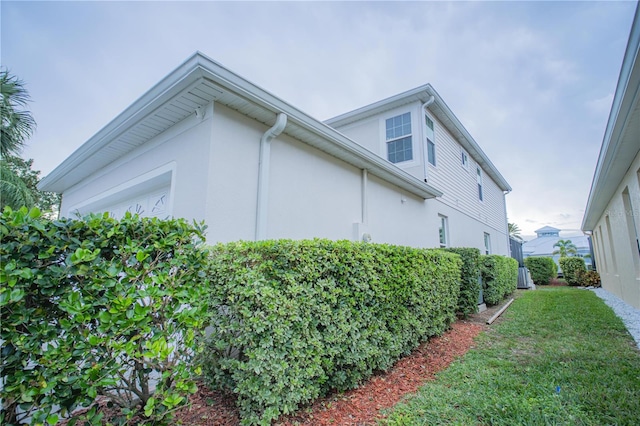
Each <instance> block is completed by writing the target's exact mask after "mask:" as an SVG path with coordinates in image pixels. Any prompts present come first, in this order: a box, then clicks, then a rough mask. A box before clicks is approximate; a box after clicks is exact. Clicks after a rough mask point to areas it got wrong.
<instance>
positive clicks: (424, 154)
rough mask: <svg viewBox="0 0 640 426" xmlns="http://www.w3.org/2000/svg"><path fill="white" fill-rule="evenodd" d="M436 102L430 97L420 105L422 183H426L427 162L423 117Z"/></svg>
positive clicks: (425, 128) (425, 124) (425, 131)
mask: <svg viewBox="0 0 640 426" xmlns="http://www.w3.org/2000/svg"><path fill="white" fill-rule="evenodd" d="M435 100H436V98H435V97H434V96H433V95H431V97H430V98H429V99H428V100H427V102H425V103H424V104H422V115H423V116H422V117H420V118H421V119H422V139H423V141H422V167H423V172H424V181H425V182H426V181H427V175H428V173H427V170H428V167H427V162H428V161H429V160H428V154H427V149H428V147H427V123H425V119H424V116H425V115H427V108H428V107H429V105H431V104H432V103H433V102H434V101H435ZM434 142H435V141H434Z"/></svg>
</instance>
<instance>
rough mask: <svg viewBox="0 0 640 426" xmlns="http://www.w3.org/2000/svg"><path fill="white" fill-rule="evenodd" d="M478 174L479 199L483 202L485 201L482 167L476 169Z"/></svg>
mask: <svg viewBox="0 0 640 426" xmlns="http://www.w3.org/2000/svg"><path fill="white" fill-rule="evenodd" d="M476 173H477V181H478V199H479V200H480V201H482V200H483V199H484V197H483V194H482V169H481V168H480V167H476Z"/></svg>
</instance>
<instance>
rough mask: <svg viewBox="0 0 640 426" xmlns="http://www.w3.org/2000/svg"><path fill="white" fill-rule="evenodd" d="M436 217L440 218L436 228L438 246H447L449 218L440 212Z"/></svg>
mask: <svg viewBox="0 0 640 426" xmlns="http://www.w3.org/2000/svg"><path fill="white" fill-rule="evenodd" d="M438 219H440V228H439V229H438V233H439V235H440V247H447V246H448V245H449V233H448V225H449V220H448V218H447V217H446V216H443V215H441V214H439V215H438Z"/></svg>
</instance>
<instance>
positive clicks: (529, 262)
mask: <svg viewBox="0 0 640 426" xmlns="http://www.w3.org/2000/svg"><path fill="white" fill-rule="evenodd" d="M524 265H525V266H526V267H527V269H529V272H530V273H531V279H532V280H533V282H534V284H536V285H547V284H549V282H550V281H551V279H552V278H555V277H556V276H557V275H558V265H556V262H554V261H553V259H552V258H550V257H542V256H535V257H527V258H525V259H524Z"/></svg>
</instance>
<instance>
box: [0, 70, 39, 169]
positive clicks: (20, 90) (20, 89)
mask: <svg viewBox="0 0 640 426" xmlns="http://www.w3.org/2000/svg"><path fill="white" fill-rule="evenodd" d="M0 92H1V97H0V117H2V126H1V127H0V155H2V157H6V156H7V155H17V154H19V153H20V151H21V150H22V148H23V147H24V143H25V141H26V140H27V139H28V138H29V137H30V136H31V135H32V134H33V130H34V129H35V127H36V122H35V120H34V119H33V117H32V115H31V112H30V111H29V110H27V109H26V107H27V103H28V102H29V101H30V99H31V98H30V97H29V93H28V92H27V90H26V89H25V87H24V83H23V82H22V80H20V79H18V78H17V77H15V76H12V75H11V74H9V71H7V70H6V69H5V70H0Z"/></svg>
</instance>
